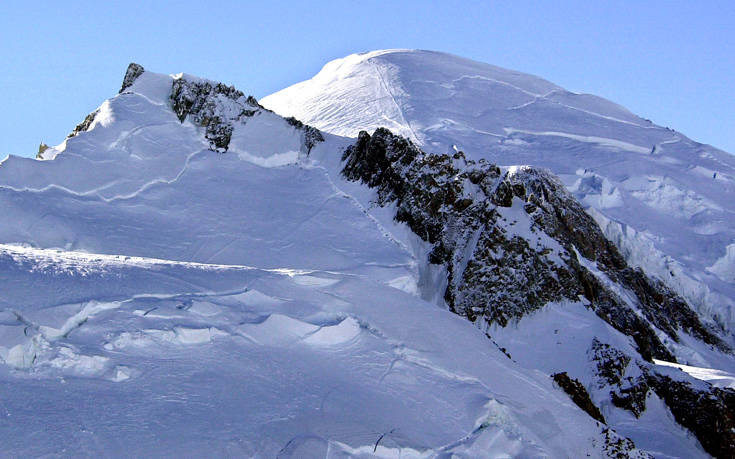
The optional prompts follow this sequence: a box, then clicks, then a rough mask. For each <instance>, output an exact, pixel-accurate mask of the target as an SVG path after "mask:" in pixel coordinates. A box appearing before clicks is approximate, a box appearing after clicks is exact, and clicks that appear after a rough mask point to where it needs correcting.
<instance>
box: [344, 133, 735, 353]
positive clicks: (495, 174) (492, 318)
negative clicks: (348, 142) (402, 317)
mask: <svg viewBox="0 0 735 459" xmlns="http://www.w3.org/2000/svg"><path fill="white" fill-rule="evenodd" d="M343 160H344V161H345V164H344V168H343V171H342V173H343V175H344V176H345V177H346V178H348V179H350V180H360V181H362V182H364V183H366V184H367V185H368V186H370V187H373V188H375V189H376V190H377V203H378V204H379V205H387V204H390V203H393V204H395V206H396V214H395V219H396V220H397V221H400V222H404V223H406V224H407V225H408V226H409V227H410V228H411V230H412V231H413V232H414V233H416V234H417V235H418V236H419V237H421V238H422V239H423V240H424V241H427V242H428V243H430V244H432V246H433V249H432V251H431V253H430V255H429V261H430V262H431V263H433V264H442V265H444V266H445V267H446V268H447V272H448V285H447V289H446V291H445V294H444V298H445V300H446V303H447V305H448V306H449V308H450V309H451V310H452V311H454V312H455V313H457V314H459V315H462V316H465V317H467V318H468V319H469V320H471V321H473V322H476V321H478V320H481V321H485V322H487V323H488V324H492V323H498V324H500V325H503V326H505V325H506V324H507V323H508V322H509V321H510V320H513V319H518V318H520V317H522V316H524V315H526V314H528V313H529V312H531V311H534V310H537V309H539V308H541V307H543V306H544V305H546V304H548V303H549V302H554V301H562V300H568V301H585V302H586V304H587V305H588V307H589V308H591V309H592V310H594V311H595V313H596V314H597V315H598V316H599V317H601V318H602V319H603V320H605V321H606V322H608V323H609V324H610V325H612V326H613V327H615V328H616V329H617V330H619V331H621V332H622V333H624V334H627V335H629V336H631V337H632V338H633V339H634V341H635V343H636V345H637V347H638V350H639V352H640V353H641V355H642V356H643V357H644V358H645V359H646V360H649V361H650V360H651V359H652V358H654V357H656V358H660V359H665V360H669V361H673V360H675V359H674V357H673V355H672V354H671V352H670V351H669V350H668V349H667V348H666V347H665V346H664V345H663V344H662V342H661V340H660V339H659V337H658V336H657V335H656V332H655V329H654V327H657V328H658V329H660V330H662V331H663V332H665V333H666V334H667V335H668V336H669V337H671V339H673V340H674V341H678V340H679V337H678V335H677V332H678V331H685V332H687V333H690V334H692V335H694V336H696V337H698V338H700V339H702V340H703V341H705V342H707V343H711V344H715V345H717V346H720V347H721V348H723V349H725V348H726V346H725V344H724V343H723V342H722V341H721V340H720V339H719V338H718V337H717V335H715V334H714V333H713V332H712V331H710V330H709V329H708V328H707V327H705V326H704V325H703V324H702V323H701V322H700V321H699V319H698V317H697V315H696V314H695V313H693V312H692V311H691V309H689V308H688V307H687V305H686V303H685V302H684V301H683V300H681V299H680V298H679V297H677V296H676V295H675V294H674V293H673V292H671V291H670V290H668V289H666V288H665V287H663V285H662V284H660V283H658V282H656V281H653V280H651V279H649V278H648V277H646V275H645V274H644V273H643V272H641V271H640V270H637V269H633V268H630V267H628V266H627V264H626V263H625V260H624V259H623V257H622V256H621V255H620V253H619V252H618V250H617V249H616V248H615V246H614V245H613V244H612V243H611V242H610V241H608V240H607V239H606V238H605V237H604V235H603V234H602V232H601V230H600V229H599V227H598V226H597V224H596V223H595V222H594V220H592V218H591V217H590V216H589V215H588V214H587V213H586V212H585V211H584V209H583V208H582V206H581V205H580V204H579V203H578V202H577V201H576V200H575V199H574V197H573V196H571V195H570V194H569V193H568V192H567V191H566V189H565V188H564V186H563V185H562V184H561V183H560V182H559V181H558V179H556V178H555V177H554V176H553V175H551V173H549V172H547V171H544V170H539V169H533V168H530V167H515V168H508V169H507V170H501V169H500V168H499V167H497V166H495V165H492V164H489V163H486V162H484V161H479V162H474V161H467V160H465V158H464V155H463V154H462V153H461V152H457V153H456V154H454V156H453V157H450V156H449V155H429V154H425V153H424V152H422V151H421V150H420V149H418V148H417V147H416V146H415V145H413V143H411V142H410V141H409V140H406V139H404V138H402V137H399V136H395V135H393V134H392V133H390V131H388V130H386V129H377V130H376V131H375V133H374V134H373V135H372V136H371V135H369V134H368V133H366V132H361V133H360V135H359V137H358V140H357V142H356V143H355V144H354V145H353V146H351V147H349V148H348V149H347V150H346V151H345V153H344V155H343ZM580 255H581V257H580ZM622 290H626V291H631V292H633V293H634V294H635V296H636V301H635V303H634V304H629V301H630V300H628V299H626V298H624V297H623V296H621V295H620V294H619V293H618V292H620V291H622ZM636 309H638V310H641V311H643V315H644V317H641V316H640V315H639V314H638V313H637V311H636Z"/></svg>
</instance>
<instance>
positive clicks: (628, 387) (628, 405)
mask: <svg viewBox="0 0 735 459" xmlns="http://www.w3.org/2000/svg"><path fill="white" fill-rule="evenodd" d="M649 390H650V388H649V387H648V383H647V382H646V378H645V377H643V376H641V377H639V378H636V379H633V378H629V379H627V380H626V381H621V382H620V383H618V388H617V389H614V390H612V391H610V399H611V400H612V402H613V405H615V406H617V407H618V408H622V409H624V410H628V411H630V412H631V413H633V415H634V416H635V417H637V418H638V417H640V416H641V414H643V412H644V411H645V410H646V399H647V398H648V392H649Z"/></svg>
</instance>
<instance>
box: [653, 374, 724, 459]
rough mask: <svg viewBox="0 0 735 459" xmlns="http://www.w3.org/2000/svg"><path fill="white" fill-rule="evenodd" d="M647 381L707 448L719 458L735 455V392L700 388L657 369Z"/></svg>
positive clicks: (681, 422)
mask: <svg viewBox="0 0 735 459" xmlns="http://www.w3.org/2000/svg"><path fill="white" fill-rule="evenodd" d="M646 380H647V382H648V385H649V386H650V387H651V388H652V389H653V391H654V392H656V395H658V396H659V397H660V398H661V399H663V400H664V402H666V404H667V405H668V406H669V409H670V410H671V413H672V414H673V415H674V419H676V422H678V423H679V424H681V425H682V426H684V427H686V428H687V429H689V430H690V431H692V432H693V433H694V434H695V435H696V436H697V438H698V439H699V442H700V443H701V444H702V447H703V448H704V450H705V451H707V452H708V453H709V454H711V455H713V456H715V457H722V458H731V457H735V391H733V390H731V389H719V388H716V387H711V388H708V389H709V390H706V389H698V388H696V387H694V385H693V384H691V383H690V382H686V381H677V380H675V379H673V378H671V377H669V376H665V375H661V374H657V373H654V372H648V374H647V378H646Z"/></svg>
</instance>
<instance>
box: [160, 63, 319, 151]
mask: <svg viewBox="0 0 735 459" xmlns="http://www.w3.org/2000/svg"><path fill="white" fill-rule="evenodd" d="M171 105H172V108H173V110H174V112H175V113H176V116H178V118H179V121H181V122H184V120H185V119H187V117H189V119H190V120H191V121H192V122H193V123H195V124H197V125H199V126H202V127H203V128H205V137H206V138H207V140H208V141H209V144H210V148H211V149H212V150H213V151H218V152H226V151H227V150H228V148H229V145H230V140H231V138H232V132H233V130H234V124H235V123H243V124H244V123H246V122H247V120H248V118H251V117H253V116H257V115H258V114H259V113H261V112H262V111H264V110H267V109H265V108H263V107H262V106H261V105H260V104H259V103H258V101H257V100H255V98H254V97H253V96H245V94H244V93H243V92H242V91H239V90H237V89H235V87H234V86H227V85H224V84H222V83H213V82H210V81H206V80H198V79H197V80H190V79H187V78H186V77H181V78H177V79H175V80H174V82H173V84H172V87H171ZM286 121H287V122H288V123H289V124H290V125H291V126H293V127H295V128H296V129H299V130H301V131H302V143H303V145H304V146H305V150H306V151H305V153H307V154H308V153H309V152H310V151H311V149H312V148H313V147H314V145H316V144H317V143H318V142H323V141H324V137H323V136H322V134H321V132H319V130H317V129H316V128H313V127H311V126H307V125H305V124H303V123H302V122H301V121H298V120H296V119H294V118H290V119H287V120H286Z"/></svg>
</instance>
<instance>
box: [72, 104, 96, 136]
mask: <svg viewBox="0 0 735 459" xmlns="http://www.w3.org/2000/svg"><path fill="white" fill-rule="evenodd" d="M97 113H99V110H95V111H93V112H92V113H90V114H89V115H87V116H86V117H84V121H82V122H81V123H79V124H77V125H76V127H75V128H74V130H73V131H71V132H70V133H69V135H67V136H66V138H67V139H70V138H72V137H75V136H77V135H78V134H79V133H81V132H86V131H88V130H89V127H90V126H92V123H93V122H94V118H95V117H96V116H97Z"/></svg>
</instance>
